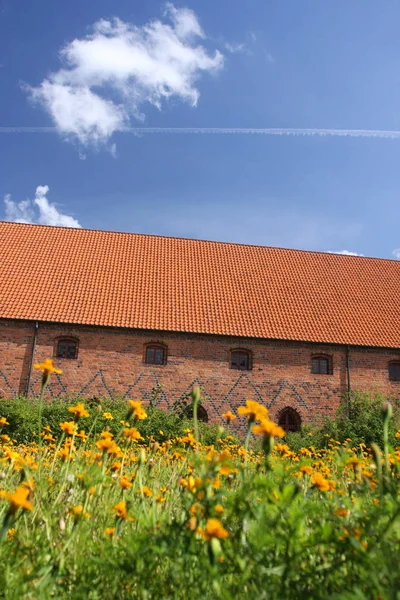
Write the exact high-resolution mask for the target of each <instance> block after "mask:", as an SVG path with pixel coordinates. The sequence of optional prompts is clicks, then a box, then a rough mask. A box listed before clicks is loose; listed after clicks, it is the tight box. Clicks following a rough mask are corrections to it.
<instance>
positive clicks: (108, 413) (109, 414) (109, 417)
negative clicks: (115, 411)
mask: <svg viewBox="0 0 400 600" xmlns="http://www.w3.org/2000/svg"><path fill="white" fill-rule="evenodd" d="M103 417H104V418H105V419H108V420H110V419H113V418H114V417H113V416H112V414H111V413H110V412H105V413H103Z"/></svg>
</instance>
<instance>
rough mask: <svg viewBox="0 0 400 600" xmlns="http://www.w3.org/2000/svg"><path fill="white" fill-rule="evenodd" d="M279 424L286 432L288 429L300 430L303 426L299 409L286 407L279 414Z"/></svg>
mask: <svg viewBox="0 0 400 600" xmlns="http://www.w3.org/2000/svg"><path fill="white" fill-rule="evenodd" d="M279 425H280V426H281V427H282V429H284V430H285V431H286V432H288V431H300V428H301V418H300V415H299V413H298V412H297V411H295V410H294V408H290V407H287V408H284V409H283V411H282V412H281V413H280V415H279Z"/></svg>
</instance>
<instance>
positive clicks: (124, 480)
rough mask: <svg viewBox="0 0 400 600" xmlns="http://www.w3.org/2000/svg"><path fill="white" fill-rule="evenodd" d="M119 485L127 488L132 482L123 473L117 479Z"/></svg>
mask: <svg viewBox="0 0 400 600" xmlns="http://www.w3.org/2000/svg"><path fill="white" fill-rule="evenodd" d="M119 485H120V486H121V487H122V488H123V489H124V490H127V489H128V488H131V487H132V485H133V484H132V483H131V482H130V481H129V478H128V477H127V476H126V475H123V476H122V477H121V479H120V480H119Z"/></svg>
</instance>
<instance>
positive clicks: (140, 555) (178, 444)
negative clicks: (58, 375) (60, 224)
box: [0, 360, 400, 600]
mask: <svg viewBox="0 0 400 600" xmlns="http://www.w3.org/2000/svg"><path fill="white" fill-rule="evenodd" d="M36 368H39V369H41V370H42V372H43V381H42V395H41V398H40V399H39V404H38V406H39V408H38V419H37V431H36V432H35V437H34V439H33V440H31V441H27V442H21V441H14V439H13V436H12V435H9V434H8V433H7V430H8V428H9V427H10V424H9V422H8V421H7V418H6V417H4V416H3V417H2V416H1V413H0V428H1V431H0V565H1V569H0V597H2V598H10V599H13V600H14V599H15V598H93V599H94V598H102V599H103V598H107V599H108V598H143V599H150V598H226V599H230V598H273V599H275V598H276V599H284V598H288V599H289V598H290V599H293V598H310V599H311V598H321V599H322V598H324V599H326V598H344V599H354V600H356V599H357V600H359V599H363V598H371V599H372V598H373V599H382V600H383V599H386V598H390V599H397V598H400V570H399V568H398V557H399V556H400V497H399V482H400V448H399V447H397V448H396V447H390V446H389V444H388V434H387V432H388V425H389V422H390V419H391V406H390V405H389V404H387V405H385V407H384V410H383V411H382V420H383V428H384V436H383V444H382V447H378V446H377V445H375V444H372V445H371V447H370V448H367V447H366V446H365V445H364V444H363V443H361V444H358V445H357V446H354V445H353V444H352V442H351V440H350V439H348V440H346V441H344V442H342V443H339V442H337V441H336V440H334V439H327V443H326V447H324V448H322V449H318V448H314V447H313V446H312V444H310V445H307V446H304V447H301V448H300V449H299V450H298V451H296V452H295V451H293V450H291V449H290V447H289V446H288V444H287V443H285V437H284V434H285V432H284V431H283V430H282V429H281V428H280V427H279V426H277V425H276V424H274V423H273V422H272V421H271V420H270V418H269V415H268V410H267V409H266V408H265V407H263V406H261V405H260V404H258V403H257V402H255V401H252V400H248V401H247V402H246V405H245V406H242V407H239V409H238V414H239V415H240V416H242V417H244V418H245V419H246V420H247V435H246V438H245V439H244V440H243V443H240V442H239V441H238V440H237V439H236V437H235V436H233V435H231V429H230V428H231V426H232V423H233V422H234V421H235V419H236V418H237V415H235V414H233V413H231V412H229V413H226V414H225V415H224V418H225V421H224V423H221V427H220V428H219V429H217V430H216V435H215V436H214V439H213V441H212V443H205V442H204V439H202V435H201V432H200V430H199V424H198V422H197V408H198V404H199V402H201V398H200V390H199V389H198V388H194V389H193V392H192V398H191V399H192V407H193V423H192V426H191V427H190V428H188V429H186V430H185V431H184V433H183V435H178V436H170V435H168V432H164V431H160V439H163V441H158V440H156V439H155V436H153V435H150V436H147V437H144V436H142V434H141V433H140V425H141V424H142V423H144V422H145V421H146V419H147V418H148V412H149V407H148V406H145V405H144V404H143V403H142V402H141V401H140V400H129V401H127V402H126V407H125V409H126V410H125V414H124V417H123V418H122V419H121V418H119V417H118V418H117V417H116V415H115V414H113V410H112V408H111V409H110V408H109V407H107V410H104V409H103V407H102V406H101V405H99V406H97V407H96V408H93V407H88V406H85V404H84V403H82V402H78V403H76V404H71V405H69V407H68V414H69V415H70V418H69V420H65V421H60V422H59V423H58V424H57V427H56V428H57V431H56V428H55V427H53V428H51V427H50V426H48V425H43V426H42V409H43V396H44V390H45V388H46V385H47V382H48V380H49V377H50V376H51V373H52V372H54V369H55V367H54V365H53V363H52V362H51V361H50V360H48V361H45V362H44V363H42V364H39V365H36ZM0 410H1V403H0ZM92 411H95V412H96V415H95V417H94V419H91V420H90V416H91V412H92ZM116 419H117V420H118V422H117V423H116V422H115V421H116ZM85 420H86V421H87V422H90V423H91V425H90V427H85ZM111 424H112V427H111ZM396 439H397V440H398V441H399V442H400V432H398V434H397V438H396ZM310 441H312V439H311V438H310Z"/></svg>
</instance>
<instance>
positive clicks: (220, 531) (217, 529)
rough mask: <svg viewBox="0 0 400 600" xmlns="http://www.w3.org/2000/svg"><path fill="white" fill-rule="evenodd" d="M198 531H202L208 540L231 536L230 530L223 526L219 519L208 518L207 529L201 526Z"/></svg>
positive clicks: (202, 534) (201, 533)
mask: <svg viewBox="0 0 400 600" xmlns="http://www.w3.org/2000/svg"><path fill="white" fill-rule="evenodd" d="M197 533H200V535H201V536H202V537H203V538H204V539H205V540H206V541H207V542H209V541H210V540H212V538H218V539H220V540H222V539H224V538H228V537H229V531H227V530H226V529H225V528H224V527H223V526H222V523H221V521H220V520H219V519H208V521H207V525H206V528H205V530H204V529H201V528H200V527H199V528H198V530H197Z"/></svg>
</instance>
